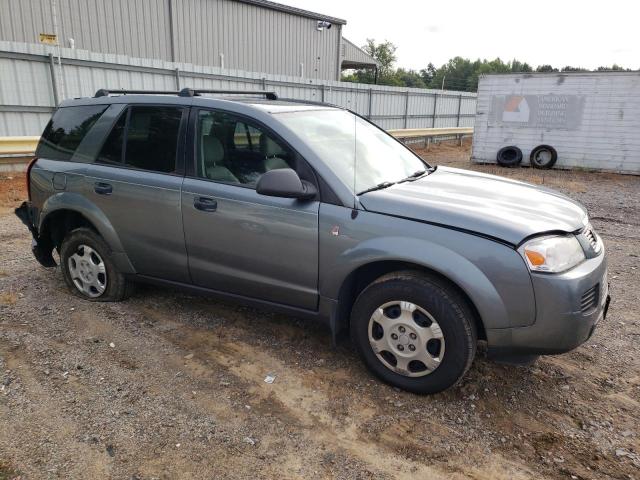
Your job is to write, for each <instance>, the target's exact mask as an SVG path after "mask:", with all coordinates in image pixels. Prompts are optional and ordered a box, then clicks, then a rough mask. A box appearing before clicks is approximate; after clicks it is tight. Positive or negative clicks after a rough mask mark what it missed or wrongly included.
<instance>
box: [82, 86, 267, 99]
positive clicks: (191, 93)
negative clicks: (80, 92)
mask: <svg viewBox="0 0 640 480" xmlns="http://www.w3.org/2000/svg"><path fill="white" fill-rule="evenodd" d="M203 93H220V94H231V95H264V97H265V98H266V99H267V100H277V99H278V95H277V94H276V92H267V91H265V90H200V89H197V90H196V89H194V88H183V89H182V90H180V91H179V92H177V91H175V90H109V89H106V88H101V89H100V90H98V91H97V92H96V94H95V95H94V96H93V97H94V98H98V97H108V96H109V95H111V94H121V95H137V94H141V95H178V96H180V97H199V96H200V95H201V94H203Z"/></svg>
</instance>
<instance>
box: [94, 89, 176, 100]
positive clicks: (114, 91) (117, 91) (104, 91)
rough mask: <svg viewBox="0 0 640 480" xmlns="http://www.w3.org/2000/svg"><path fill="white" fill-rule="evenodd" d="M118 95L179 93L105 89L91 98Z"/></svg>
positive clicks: (172, 93) (171, 93) (171, 91)
mask: <svg viewBox="0 0 640 480" xmlns="http://www.w3.org/2000/svg"><path fill="white" fill-rule="evenodd" d="M114 93H119V94H122V95H136V94H143V95H178V94H179V93H180V92H177V91H175V90H107V89H106V88H101V89H100V90H98V91H97V92H96V94H95V95H94V96H93V98H98V97H108V96H109V95H111V94H114Z"/></svg>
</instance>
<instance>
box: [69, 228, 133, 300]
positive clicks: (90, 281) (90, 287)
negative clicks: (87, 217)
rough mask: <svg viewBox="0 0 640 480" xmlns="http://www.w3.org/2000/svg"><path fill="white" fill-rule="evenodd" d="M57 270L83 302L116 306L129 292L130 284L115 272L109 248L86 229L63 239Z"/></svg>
mask: <svg viewBox="0 0 640 480" xmlns="http://www.w3.org/2000/svg"><path fill="white" fill-rule="evenodd" d="M60 266H61V268H62V274H63V276H64V280H65V283H66V284H67V286H68V287H69V288H70V289H71V290H72V291H73V293H74V294H76V295H77V296H79V297H81V298H84V299H86V300H91V301H97V302H117V301H120V300H123V299H124V298H126V297H127V296H129V294H130V292H131V282H129V281H127V279H126V278H125V277H124V275H122V274H121V273H120V272H119V271H118V270H117V269H116V266H115V264H114V263H113V260H112V259H111V250H110V249H109V246H108V245H107V244H106V242H105V241H104V240H103V239H102V238H101V237H100V236H99V235H98V234H97V233H95V232H94V231H93V230H91V229H89V228H78V229H76V230H72V231H71V232H69V233H68V234H67V235H66V236H65V238H64V240H63V241H62V246H61V247H60Z"/></svg>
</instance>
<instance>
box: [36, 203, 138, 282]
mask: <svg viewBox="0 0 640 480" xmlns="http://www.w3.org/2000/svg"><path fill="white" fill-rule="evenodd" d="M60 210H71V211H74V212H77V213H79V214H81V215H82V216H83V217H84V218H86V219H87V220H88V221H89V222H90V223H91V225H93V226H94V228H95V229H96V230H97V231H98V233H99V234H100V236H101V237H102V238H103V239H104V240H105V242H106V243H107V245H109V248H110V249H111V252H112V254H113V260H114V261H115V263H116V266H117V268H118V270H119V271H120V272H122V273H125V274H133V273H135V268H134V267H133V265H132V264H131V262H130V260H129V257H128V256H127V254H126V252H125V251H124V248H123V246H122V242H121V241H120V237H119V236H118V234H117V232H116V230H115V229H114V228H113V225H112V224H111V222H110V221H109V219H108V218H107V217H106V215H105V214H104V212H102V210H100V209H99V208H98V207H97V206H96V205H95V204H94V203H92V202H90V201H89V200H87V198H86V197H84V196H82V195H80V194H78V193H73V192H60V193H56V194H55V195H52V196H50V197H49V198H47V200H46V201H45V202H44V204H43V205H42V209H41V212H40V217H39V222H38V232H40V233H41V232H42V228H43V226H44V225H45V222H46V221H47V218H48V217H49V216H50V215H51V214H53V213H55V212H58V211H60Z"/></svg>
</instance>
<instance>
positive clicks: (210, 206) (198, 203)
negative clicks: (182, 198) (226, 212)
mask: <svg viewBox="0 0 640 480" xmlns="http://www.w3.org/2000/svg"><path fill="white" fill-rule="evenodd" d="M193 206H194V207H195V208H196V210H201V211H203V212H215V211H216V210H217V209H218V202H217V201H215V200H214V199H213V198H209V197H196V198H194V199H193Z"/></svg>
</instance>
